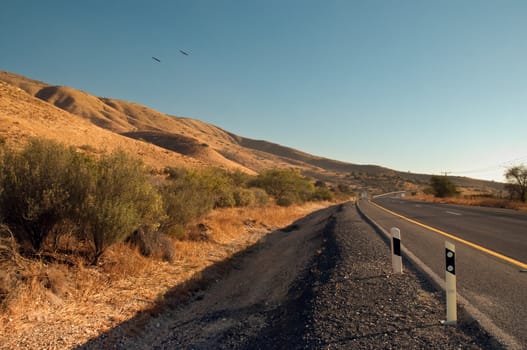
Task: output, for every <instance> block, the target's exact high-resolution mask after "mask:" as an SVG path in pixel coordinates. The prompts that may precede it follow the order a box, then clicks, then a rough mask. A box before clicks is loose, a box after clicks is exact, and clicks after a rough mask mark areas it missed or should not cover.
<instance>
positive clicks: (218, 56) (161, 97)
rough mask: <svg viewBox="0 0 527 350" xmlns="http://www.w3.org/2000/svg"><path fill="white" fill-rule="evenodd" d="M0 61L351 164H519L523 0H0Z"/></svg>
mask: <svg viewBox="0 0 527 350" xmlns="http://www.w3.org/2000/svg"><path fill="white" fill-rule="evenodd" d="M180 49H182V50H184V51H186V52H188V53H189V54H190V55H189V56H184V55H182V54H181V53H180V52H179V50H180ZM151 56H155V57H157V58H159V59H160V60H161V63H158V62H156V61H154V60H152V58H151ZM0 69H2V70H7V71H11V72H14V73H18V74H22V75H25V76H28V77H30V78H34V79H38V80H43V81H45V82H48V83H51V84H56V85H67V86H71V87H75V88H78V89H81V90H84V91H87V92H89V93H92V94H95V95H98V96H107V97H113V98H119V99H124V100H128V101H134V102H138V103H142V104H145V105H147V106H149V107H152V108H154V109H157V110H159V111H161V112H164V113H167V114H172V115H178V116H187V117H192V118H196V119H200V120H203V121H205V122H209V123H212V124H214V125H217V126H219V127H222V128H224V129H226V130H228V131H231V132H234V133H237V134H239V135H242V136H246V137H250V138H255V139H264V140H267V141H272V142H276V143H279V144H282V145H286V146H290V147H294V148H297V149H300V150H303V151H306V152H309V153H312V154H316V155H320V156H324V157H328V158H333V159H338V160H342V161H347V162H352V163H359V164H377V165H382V166H386V167H390V168H393V169H397V170H403V171H411V172H422V173H440V172H444V171H448V172H452V173H453V174H455V175H466V176H471V177H476V178H483V179H494V180H498V181H501V180H503V178H502V175H503V172H504V170H505V167H507V166H510V165H512V164H519V163H522V162H523V163H527V1H524V0H517V1H508V0H495V1H485V0H474V1H471V0H463V1H459V0H446V1H427V0H415V1H403V0H401V1H388V0H387V1H375V0H364V1H351V0H347V1H344V0H342V1H330V0H327V1H323V0H318V1H311V0H297V1H287V0H277V1H275V0H261V1H253V0H238V1H234V0H232V1H227V0H225V1H222V0H208V1H204V0H203V1H200V0H186V1H176V0H174V1H132V0H122V1H110V0H107V1H53V0H49V1H40V0H39V1H37V0H35V1H4V2H3V3H2V5H1V10H0Z"/></svg>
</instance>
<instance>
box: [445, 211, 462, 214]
mask: <svg viewBox="0 0 527 350" xmlns="http://www.w3.org/2000/svg"><path fill="white" fill-rule="evenodd" d="M445 213H447V214H452V215H461V213H456V212H455V211H446V212H445Z"/></svg>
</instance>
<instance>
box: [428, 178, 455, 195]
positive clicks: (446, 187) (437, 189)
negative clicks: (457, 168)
mask: <svg viewBox="0 0 527 350" xmlns="http://www.w3.org/2000/svg"><path fill="white" fill-rule="evenodd" d="M427 192H428V193H430V194H433V195H434V196H435V197H439V198H444V197H452V196H455V195H456V194H458V190H457V188H456V185H454V183H452V181H450V180H449V179H448V177H446V176H432V177H431V178H430V188H429V189H428V191H427Z"/></svg>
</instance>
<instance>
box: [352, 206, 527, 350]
mask: <svg viewBox="0 0 527 350" xmlns="http://www.w3.org/2000/svg"><path fill="white" fill-rule="evenodd" d="M356 205H357V209H358V210H359V212H360V213H361V214H362V215H364V217H366V218H367V219H368V220H369V221H370V222H371V224H372V225H373V226H375V227H376V228H377V229H378V230H379V231H381V232H382V233H383V234H384V236H385V237H386V238H388V241H390V240H391V236H390V234H389V233H388V231H386V230H385V229H384V228H383V227H382V226H381V225H379V224H378V223H377V222H376V221H375V220H373V219H372V218H370V217H369V216H368V215H366V214H365V213H364V212H363V211H362V210H361V209H360V206H359V201H357V202H356ZM401 252H403V253H404V255H405V257H406V258H408V260H410V262H411V263H412V264H413V265H414V266H416V267H417V268H418V269H420V270H421V271H422V272H423V273H424V274H425V275H427V276H428V277H429V278H430V279H431V282H432V283H433V284H435V285H436V286H437V287H438V288H439V289H441V290H442V291H443V292H445V291H446V284H445V281H444V280H443V279H441V278H440V277H439V276H438V275H437V274H436V273H435V272H434V271H433V270H432V269H431V268H429V267H428V266H427V265H426V264H425V263H424V262H423V261H421V259H419V258H418V257H417V256H416V255H414V254H413V253H412V252H411V251H409V250H408V249H407V248H406V247H405V246H404V244H401ZM457 296H458V301H459V304H462V306H463V308H464V309H465V311H466V312H467V314H468V315H469V316H470V317H472V318H473V319H474V320H476V321H477V322H478V323H479V324H480V326H481V327H482V328H483V329H485V330H486V331H487V332H488V333H490V334H491V335H493V336H494V337H495V338H496V339H497V340H498V341H499V342H500V343H502V345H505V346H506V347H507V349H511V350H521V349H522V347H521V346H520V344H519V343H518V341H517V340H516V338H514V337H513V336H512V335H510V334H508V333H507V332H505V331H504V330H502V329H501V328H500V327H498V326H496V325H495V324H494V322H493V321H492V320H491V319H490V318H489V317H488V316H487V315H485V314H484V313H482V312H481V311H479V310H478V309H477V308H476V307H475V306H474V305H472V304H471V303H470V302H469V301H468V300H467V299H466V298H465V297H463V296H462V295H461V294H459V292H458V294H457Z"/></svg>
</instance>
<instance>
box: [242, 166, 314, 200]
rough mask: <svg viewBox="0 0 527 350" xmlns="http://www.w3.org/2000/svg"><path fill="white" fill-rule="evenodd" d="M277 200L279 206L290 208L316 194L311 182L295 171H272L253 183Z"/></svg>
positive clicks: (257, 178) (252, 183)
mask: <svg viewBox="0 0 527 350" xmlns="http://www.w3.org/2000/svg"><path fill="white" fill-rule="evenodd" d="M251 185H252V186H255V187H260V188H263V189H264V190H265V191H266V192H267V193H268V194H269V195H271V196H273V197H274V198H275V201H276V203H277V204H278V205H282V206H288V205H291V204H293V203H303V202H305V201H307V200H309V199H310V198H311V196H312V194H313V192H314V185H313V184H312V183H311V181H310V180H309V179H308V178H306V177H304V176H302V175H301V174H300V173H299V172H298V171H295V170H280V169H271V170H267V171H264V172H263V173H262V174H260V175H259V176H257V177H256V179H254V180H253V181H252V182H251Z"/></svg>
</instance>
